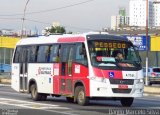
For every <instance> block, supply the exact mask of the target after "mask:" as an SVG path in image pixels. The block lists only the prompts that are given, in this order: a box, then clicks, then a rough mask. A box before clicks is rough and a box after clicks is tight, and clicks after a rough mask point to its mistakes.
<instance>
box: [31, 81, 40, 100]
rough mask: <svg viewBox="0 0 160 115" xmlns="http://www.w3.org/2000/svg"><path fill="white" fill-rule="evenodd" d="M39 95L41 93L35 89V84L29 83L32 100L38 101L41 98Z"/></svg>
mask: <svg viewBox="0 0 160 115" xmlns="http://www.w3.org/2000/svg"><path fill="white" fill-rule="evenodd" d="M41 97H42V95H41V94H40V93H38V91H37V86H36V85H35V84H33V85H31V98H32V99H33V100H34V101H39V100H41Z"/></svg>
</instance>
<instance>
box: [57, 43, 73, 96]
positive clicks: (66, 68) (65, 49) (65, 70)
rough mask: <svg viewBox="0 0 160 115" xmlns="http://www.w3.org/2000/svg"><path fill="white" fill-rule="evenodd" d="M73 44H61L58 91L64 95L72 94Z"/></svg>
mask: <svg viewBox="0 0 160 115" xmlns="http://www.w3.org/2000/svg"><path fill="white" fill-rule="evenodd" d="M74 47H75V45H63V46H62V48H61V50H62V51H61V57H62V58H61V60H62V63H61V78H60V92H61V94H64V95H70V94H72V91H73V87H72V82H73V80H72V79H73V78H72V60H73V57H74Z"/></svg>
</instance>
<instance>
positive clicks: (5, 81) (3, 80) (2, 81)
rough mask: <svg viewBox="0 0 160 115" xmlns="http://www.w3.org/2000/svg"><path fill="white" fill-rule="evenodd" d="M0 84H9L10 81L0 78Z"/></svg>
mask: <svg viewBox="0 0 160 115" xmlns="http://www.w3.org/2000/svg"><path fill="white" fill-rule="evenodd" d="M0 83H1V84H11V79H4V78H0Z"/></svg>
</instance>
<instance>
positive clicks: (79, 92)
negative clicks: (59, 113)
mask: <svg viewBox="0 0 160 115" xmlns="http://www.w3.org/2000/svg"><path fill="white" fill-rule="evenodd" d="M75 98H76V101H77V103H78V104H79V105H82V106H85V105H87V104H88V103H89V98H88V97H86V93H85V89H84V87H83V86H77V87H76V89H75Z"/></svg>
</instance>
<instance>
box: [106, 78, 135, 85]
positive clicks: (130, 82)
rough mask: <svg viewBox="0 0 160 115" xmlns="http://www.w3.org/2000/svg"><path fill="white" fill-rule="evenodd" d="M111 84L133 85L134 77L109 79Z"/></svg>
mask: <svg viewBox="0 0 160 115" xmlns="http://www.w3.org/2000/svg"><path fill="white" fill-rule="evenodd" d="M109 81H110V83H111V84H123V85H133V83H134V79H109Z"/></svg>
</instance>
